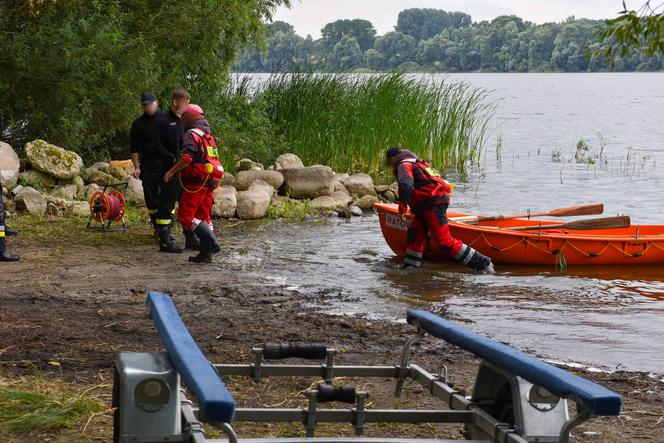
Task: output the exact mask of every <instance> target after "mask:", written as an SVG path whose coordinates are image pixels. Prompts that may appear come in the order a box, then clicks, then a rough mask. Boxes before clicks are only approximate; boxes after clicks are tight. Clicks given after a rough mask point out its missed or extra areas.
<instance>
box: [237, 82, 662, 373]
mask: <svg viewBox="0 0 664 443" xmlns="http://www.w3.org/2000/svg"><path fill="white" fill-rule="evenodd" d="M443 78H444V77H443V76H440V77H436V78H435V80H436V81H438V80H442V79H443ZM449 79H452V80H465V81H469V82H471V83H472V84H474V85H476V86H480V87H485V88H488V89H491V90H492V93H491V94H492V97H493V98H494V99H495V100H497V102H498V105H497V109H496V113H495V118H494V130H493V133H492V135H491V136H490V138H489V141H488V143H487V150H486V152H485V155H484V158H483V161H482V165H481V167H479V168H477V169H476V170H474V171H473V172H472V173H471V174H470V176H469V177H467V179H466V180H465V181H458V180H457V188H456V192H455V195H454V201H453V208H454V209H455V210H461V211H469V212H478V213H483V214H501V213H502V214H505V213H515V212H523V211H525V210H528V209H532V210H534V211H537V210H547V209H551V208H556V207H563V206H571V205H575V204H581V203H594V202H603V203H604V204H605V206H606V211H605V213H606V214H628V215H631V216H632V220H633V222H634V223H658V224H664V189H663V188H662V187H663V185H664V175H663V170H662V166H663V165H664V124H662V122H663V120H664V100H663V99H664V74H659V73H653V74H650V73H648V74H639V73H629V74H463V75H453V76H450V77H448V80H449ZM580 139H585V140H586V142H587V145H588V150H589V154H588V155H587V156H586V157H588V156H589V157H590V158H591V159H592V160H591V161H577V160H576V159H575V158H574V157H575V153H576V145H577V142H578V141H579V140H580ZM600 153H601V154H600ZM452 179H458V177H452ZM263 234H265V244H266V248H265V250H262V251H256V252H253V253H251V254H249V255H246V256H242V257H241V258H239V259H241V260H248V261H252V262H253V263H254V264H258V265H259V269H262V271H258V274H260V275H261V276H262V277H264V278H269V279H272V280H274V281H275V282H277V283H279V284H286V285H291V286H293V287H297V288H299V289H300V290H304V291H307V290H320V289H327V290H328V293H329V294H330V295H329V297H328V300H326V302H325V303H324V304H323V305H322V306H321V309H324V310H326V311H328V312H332V313H339V314H341V313H346V314H347V313H351V314H361V315H368V316H371V317H379V318H389V319H394V320H403V318H404V317H405V309H406V307H407V305H408V304H413V303H414V304H416V305H418V306H421V305H423V306H424V307H425V308H426V307H435V308H441V307H444V308H445V309H447V312H448V313H449V314H451V315H453V316H455V317H457V318H459V319H460V320H463V321H466V322H468V326H469V327H471V328H472V329H473V330H476V331H478V332H481V333H485V334H488V335H490V336H492V337H494V338H496V339H499V340H502V341H505V342H509V343H511V344H513V345H515V346H516V347H518V348H521V349H526V350H529V351H532V352H535V353H537V354H539V355H543V356H547V357H550V358H553V359H559V360H566V361H574V362H581V363H586V364H590V365H594V366H599V367H603V368H608V369H615V368H620V369H628V370H642V371H653V372H657V373H664V341H663V340H662V339H661V337H660V336H659V334H660V333H661V332H662V331H664V266H661V267H648V268H641V267H634V268H622V269H614V268H610V267H606V268H576V269H575V268H570V269H569V270H567V271H566V272H564V273H560V272H558V271H556V270H555V269H551V268H521V267H514V266H509V267H508V266H497V274H496V275H493V276H480V275H474V274H471V273H468V272H466V271H465V270H464V269H462V268H460V267H457V266H455V265H450V264H446V263H428V264H427V265H426V266H425V267H424V268H423V269H422V270H420V271H417V272H413V273H402V272H400V271H398V263H397V261H396V260H395V259H394V257H393V254H392V252H391V251H390V249H389V248H388V247H387V245H386V244H385V242H384V240H383V238H382V235H381V233H380V229H379V226H378V220H377V218H376V217H375V216H373V217H364V218H362V219H354V220H352V221H351V222H345V221H337V220H332V221H331V222H330V223H329V224H328V225H325V226H320V225H296V224H293V225H286V226H282V225H280V224H274V225H269V226H267V227H265V230H264V231H263ZM404 300H411V302H410V303H404Z"/></svg>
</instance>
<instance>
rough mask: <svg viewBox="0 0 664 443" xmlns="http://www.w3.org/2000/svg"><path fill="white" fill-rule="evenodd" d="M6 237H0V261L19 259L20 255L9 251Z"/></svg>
mask: <svg viewBox="0 0 664 443" xmlns="http://www.w3.org/2000/svg"><path fill="white" fill-rule="evenodd" d="M5 240H6V239H5V237H0V262H12V261H19V260H20V257H17V256H15V255H11V254H10V253H8V252H7V243H6V242H5Z"/></svg>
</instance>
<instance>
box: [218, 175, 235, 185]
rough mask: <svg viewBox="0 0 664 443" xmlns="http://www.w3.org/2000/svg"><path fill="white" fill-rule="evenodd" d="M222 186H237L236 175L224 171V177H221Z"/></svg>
mask: <svg viewBox="0 0 664 443" xmlns="http://www.w3.org/2000/svg"><path fill="white" fill-rule="evenodd" d="M221 186H235V176H234V175H233V174H231V173H230V172H224V177H223V178H222V179H221Z"/></svg>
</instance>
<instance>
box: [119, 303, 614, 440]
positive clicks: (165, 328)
mask: <svg viewBox="0 0 664 443" xmlns="http://www.w3.org/2000/svg"><path fill="white" fill-rule="evenodd" d="M147 304H148V306H149V312H150V316H151V317H152V319H153V321H154V324H155V325H156V327H157V330H158V332H159V336H160V337H161V341H162V343H163V344H164V346H165V348H166V352H164V353H120V354H118V356H117V359H116V365H115V368H116V376H115V383H114V386H113V406H114V407H115V423H114V425H115V426H114V434H115V436H114V441H115V442H134V443H157V442H180V443H205V442H207V443H212V442H226V441H227V442H230V443H236V442H238V441H242V442H251V443H299V442H306V443H332V442H349V443H350V442H358V443H388V442H389V443H395V442H410V443H415V442H417V443H432V442H434V441H435V442H436V443H444V442H450V441H452V440H434V439H412V438H407V437H403V438H402V437H396V438H363V434H364V430H365V429H366V428H367V427H368V426H371V424H372V423H459V424H463V425H464V433H463V435H464V438H466V439H467V440H462V441H466V442H474V443H479V442H500V443H526V442H538V443H546V442H559V443H568V442H572V441H574V438H573V437H572V435H571V431H572V430H573V429H574V428H575V427H576V426H578V425H580V424H581V423H583V422H585V421H587V420H589V419H592V418H594V417H598V416H617V415H620V409H621V398H620V396H619V395H617V394H616V393H614V392H612V391H610V390H608V389H606V388H604V387H602V386H600V385H597V384H595V383H593V382H591V381H589V380H585V379H583V378H580V377H578V376H575V375H573V374H570V373H568V372H567V371H564V370H562V369H560V368H557V367H554V366H551V365H549V364H547V363H544V362H542V361H541V360H538V359H536V358H534V357H532V356H530V355H527V354H524V353H522V352H520V351H517V350H515V349H513V348H511V347H509V346H507V345H505V344H502V343H498V342H495V341H493V340H490V339H488V338H486V337H483V336H480V335H477V334H475V333H473V332H471V331H469V330H467V329H465V328H463V327H460V326H458V325H456V324H454V323H451V322H449V321H446V320H443V319H442V318H440V317H438V316H436V315H434V314H431V313H429V312H425V311H420V310H410V311H408V317H407V320H408V323H410V324H412V325H414V326H416V327H417V332H416V334H415V335H414V336H413V337H412V338H411V339H410V340H408V341H407V343H406V344H405V346H404V349H403V354H402V357H401V361H400V362H399V363H398V364H396V365H394V366H342V365H339V364H337V363H336V351H335V350H334V349H331V348H328V347H326V346H325V345H322V344H308V345H290V344H266V345H263V346H261V347H256V348H254V349H253V354H254V362H253V363H252V364H244V365H242V364H211V363H210V362H209V361H208V360H207V359H206V358H205V356H204V355H203V353H202V352H201V350H200V348H199V347H198V345H197V344H196V342H195V341H194V339H193V338H192V337H191V335H190V334H189V331H188V330H187V328H186V326H185V325H184V323H183V322H182V319H181V318H180V316H179V314H178V312H177V310H176V308H175V305H174V304H173V302H172V300H171V298H170V297H169V296H168V295H166V294H162V293H156V292H153V293H150V294H149V295H148V298H147ZM427 335H431V336H433V337H437V338H440V339H443V340H445V341H447V342H448V343H451V344H453V345H456V346H458V347H460V348H462V349H465V350H467V351H469V352H471V353H473V354H475V355H476V356H478V357H479V358H480V359H481V360H482V363H481V364H480V367H479V371H478V373H477V377H476V381H475V385H474V388H473V392H472V394H471V395H470V396H466V394H465V393H464V392H463V391H461V390H458V389H456V388H455V387H454V386H453V384H452V383H450V382H449V381H448V377H447V370H446V369H444V370H443V371H441V372H442V373H441V374H432V373H430V372H428V371H426V370H425V369H423V368H422V367H420V366H418V365H416V364H413V363H411V362H410V357H411V348H412V346H413V344H415V343H417V342H419V341H420V340H422V339H424V338H425V337H426V336H427ZM288 358H299V359H305V360H320V363H319V364H310V365H301V364H282V365H275V364H268V363H266V361H269V360H282V359H288ZM225 376H246V377H251V378H252V379H253V380H255V381H256V382H260V380H261V379H263V378H266V377H293V376H295V377H316V378H319V379H320V380H321V384H319V385H318V387H317V388H315V389H314V388H309V389H308V390H306V391H305V395H306V397H307V399H308V406H307V407H305V408H300V409H286V408H281V409H280V408H239V407H236V403H235V400H234V399H233V396H232V395H231V393H230V392H229V391H228V390H227V388H226V386H225V385H224V383H223V381H222V378H223V377H225ZM336 377H356V378H357V377H359V378H362V377H365V378H368V377H376V378H382V379H385V378H391V379H393V380H394V381H395V396H396V397H399V396H400V395H401V392H402V389H403V386H404V383H405V382H406V381H407V380H410V381H413V382H415V383H418V384H420V385H421V386H422V387H423V388H424V389H425V390H427V391H428V392H429V393H430V394H431V395H432V396H434V397H436V398H438V399H440V400H442V401H443V402H444V404H446V405H447V406H448V409H446V410H436V409H434V410H406V409H369V408H367V407H366V404H367V403H366V402H367V398H368V393H367V392H363V391H361V390H356V389H355V388H354V387H351V386H335V385H334V384H333V382H334V380H335V378H336ZM181 382H182V383H183V384H184V386H186V388H187V390H188V392H189V393H190V394H191V395H192V396H193V397H194V398H195V400H196V402H197V405H198V406H197V407H196V406H194V403H193V402H192V401H191V400H189V399H188V398H187V396H186V394H185V390H184V388H183V386H182V385H181ZM328 402H338V403H339V402H340V403H346V404H348V407H347V408H345V409H328V408H322V407H321V405H322V404H325V403H328ZM568 402H574V403H575V405H576V412H575V415H573V416H571V417H570V412H569V410H570V408H569V407H568ZM202 422H205V423H207V424H209V425H211V426H214V427H216V428H218V429H220V430H221V431H223V433H224V434H225V435H226V439H222V440H210V439H206V438H205V431H204V429H203V426H202V424H201V423H202ZM238 422H253V423H259V422H282V423H301V424H302V425H303V426H304V430H305V431H306V438H305V437H295V438H268V439H242V440H239V438H238V436H237V434H236V432H235V430H234V428H233V423H238ZM320 423H347V424H351V425H352V426H353V428H354V430H355V435H356V437H351V438H348V437H346V438H342V437H339V438H329V437H327V438H316V437H315V432H316V428H317V425H318V424H320ZM454 441H459V440H454Z"/></svg>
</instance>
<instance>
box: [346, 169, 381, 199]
mask: <svg viewBox="0 0 664 443" xmlns="http://www.w3.org/2000/svg"><path fill="white" fill-rule="evenodd" d="M343 185H344V186H345V187H346V189H348V192H350V193H351V194H354V195H357V196H358V197H364V196H365V195H376V190H375V189H374V184H373V180H372V179H371V177H370V176H369V175H367V174H354V175H351V176H350V177H348V178H347V179H346V180H344V182H343Z"/></svg>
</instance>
